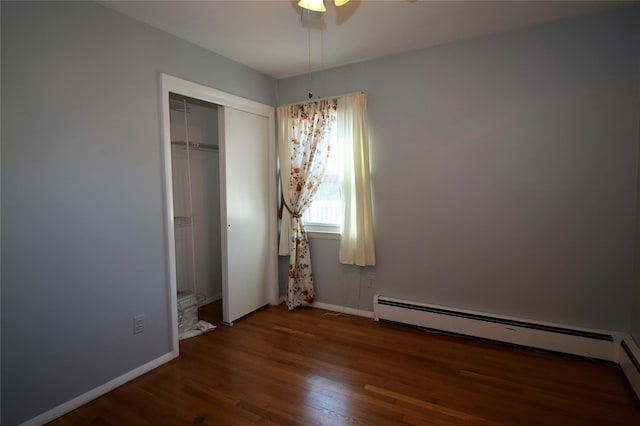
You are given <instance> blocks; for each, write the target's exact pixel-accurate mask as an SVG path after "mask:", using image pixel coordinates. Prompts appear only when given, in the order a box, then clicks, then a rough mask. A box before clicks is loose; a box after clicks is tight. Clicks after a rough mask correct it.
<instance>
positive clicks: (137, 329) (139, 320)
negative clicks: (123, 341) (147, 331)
mask: <svg viewBox="0 0 640 426" xmlns="http://www.w3.org/2000/svg"><path fill="white" fill-rule="evenodd" d="M142 332H144V315H143V314H140V315H136V316H135V317H133V334H139V333H142Z"/></svg>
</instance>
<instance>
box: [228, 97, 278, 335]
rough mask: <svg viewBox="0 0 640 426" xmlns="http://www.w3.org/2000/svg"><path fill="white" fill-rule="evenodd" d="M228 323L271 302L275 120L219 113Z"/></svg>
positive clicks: (240, 114)
mask: <svg viewBox="0 0 640 426" xmlns="http://www.w3.org/2000/svg"><path fill="white" fill-rule="evenodd" d="M219 111H220V112H219V114H220V115H219V122H220V124H221V126H220V156H221V160H222V161H220V165H221V182H222V188H221V189H222V191H221V196H222V199H223V202H222V203H221V206H222V212H221V214H222V244H223V250H222V253H223V256H222V276H223V290H222V291H223V296H222V300H223V316H224V318H223V320H224V321H225V322H226V323H232V322H233V321H235V320H236V319H238V318H240V317H242V316H244V315H246V314H248V313H250V312H253V311H255V310H256V309H258V308H260V307H262V306H264V305H266V304H268V303H269V302H270V297H271V291H270V286H269V284H270V274H271V269H270V268H271V266H270V265H269V261H270V259H271V258H272V257H273V253H274V249H275V248H274V247H271V245H270V244H269V231H270V218H271V215H270V211H269V208H270V205H271V203H270V200H269V196H270V191H269V182H270V180H272V179H273V178H274V177H273V176H271V175H270V172H271V167H270V165H269V161H270V159H271V158H272V156H270V155H269V154H270V152H269V149H270V146H269V119H268V117H265V116H263V115H257V114H253V113H250V112H246V111H240V110H237V109H233V108H230V107H221V108H220V109H219Z"/></svg>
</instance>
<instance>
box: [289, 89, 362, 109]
mask: <svg viewBox="0 0 640 426" xmlns="http://www.w3.org/2000/svg"><path fill="white" fill-rule="evenodd" d="M360 94H362V95H366V93H365V92H362V91H361V92H351V93H345V94H343V95H336V96H326V97H323V98H311V99H307V100H305V101H300V102H291V103H288V104H282V105H278V107H281V106H290V105H302V104H308V103H310V102H317V101H328V100H331V99H340V98H344V97H345V96H350V95H360Z"/></svg>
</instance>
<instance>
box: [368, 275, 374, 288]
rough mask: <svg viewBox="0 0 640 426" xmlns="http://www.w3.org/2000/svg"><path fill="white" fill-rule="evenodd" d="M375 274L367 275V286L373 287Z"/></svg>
mask: <svg viewBox="0 0 640 426" xmlns="http://www.w3.org/2000/svg"><path fill="white" fill-rule="evenodd" d="M375 286H376V276H375V275H374V274H368V275H367V288H375Z"/></svg>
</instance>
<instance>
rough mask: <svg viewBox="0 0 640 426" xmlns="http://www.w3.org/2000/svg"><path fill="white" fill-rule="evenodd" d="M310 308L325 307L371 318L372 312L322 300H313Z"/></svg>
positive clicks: (328, 309)
mask: <svg viewBox="0 0 640 426" xmlns="http://www.w3.org/2000/svg"><path fill="white" fill-rule="evenodd" d="M309 306H311V307H312V308H319V309H326V310H327V311H334V312H340V313H343V314H349V315H355V316H358V317H365V318H371V319H373V312H369V311H363V310H360V309H354V308H348V307H346V306H338V305H330V304H328V303H322V302H313V303H312V304H311V305H309Z"/></svg>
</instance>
